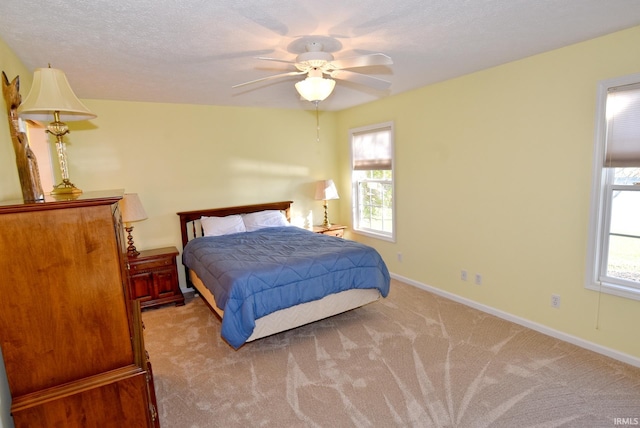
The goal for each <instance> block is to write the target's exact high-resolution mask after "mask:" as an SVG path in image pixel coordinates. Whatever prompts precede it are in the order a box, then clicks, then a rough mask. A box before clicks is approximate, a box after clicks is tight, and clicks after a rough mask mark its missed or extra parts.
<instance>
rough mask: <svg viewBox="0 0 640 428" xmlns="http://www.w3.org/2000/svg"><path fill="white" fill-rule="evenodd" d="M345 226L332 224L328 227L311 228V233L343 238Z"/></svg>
mask: <svg viewBox="0 0 640 428" xmlns="http://www.w3.org/2000/svg"><path fill="white" fill-rule="evenodd" d="M346 228H347V227H346V226H342V225H340V224H332V225H331V226H329V227H325V226H313V231H314V232H315V233H321V234H323V235H329V236H335V237H338V238H342V237H344V230H345V229H346Z"/></svg>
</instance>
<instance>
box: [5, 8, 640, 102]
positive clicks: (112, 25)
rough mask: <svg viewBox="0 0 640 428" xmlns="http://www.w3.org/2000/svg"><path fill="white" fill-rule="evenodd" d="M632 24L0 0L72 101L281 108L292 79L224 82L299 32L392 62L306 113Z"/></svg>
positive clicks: (27, 55) (247, 73)
mask: <svg viewBox="0 0 640 428" xmlns="http://www.w3.org/2000/svg"><path fill="white" fill-rule="evenodd" d="M636 25H640V0H395V1H390V0H324V1H317V0H316V1H311V0H297V1H294V0H288V1H285V0H217V1H216V0H133V1H132V0H126V1H125V0H48V1H43V0H3V1H2V2H1V3H0V38H1V39H2V40H4V41H5V42H6V43H7V45H8V46H9V47H10V48H11V49H12V50H13V51H14V52H15V53H16V54H17V55H18V57H19V58H20V59H21V60H22V61H23V62H24V64H25V65H26V66H27V67H29V68H30V69H35V68H37V67H46V66H47V64H51V66H52V67H55V68H60V69H62V70H63V71H64V72H65V73H66V74H67V77H68V79H69V81H70V83H71V86H72V87H73V88H74V91H75V92H76V94H77V95H78V96H79V97H80V98H94V99H112V100H130V101H152V102H168V103H189V104H211V105H226V106H256V107H274V108H294V109H300V108H305V109H310V108H313V105H312V104H311V103H309V102H307V101H301V100H300V98H299V96H298V95H297V93H296V91H295V88H294V83H295V82H296V81H298V80H301V79H302V77H298V76H294V77H289V78H284V79H277V80H269V81H266V82H262V83H258V84H255V85H250V86H244V87H241V88H236V89H232V88H231V86H232V85H234V84H237V83H242V82H245V81H249V80H253V79H259V78H261V77H266V76H269V75H271V74H277V73H282V72H286V71H293V70H294V69H293V67H292V66H290V65H287V64H285V63H278V62H267V61H260V60H258V59H255V57H256V56H268V57H274V58H280V59H285V60H293V59H295V56H296V55H297V54H298V53H299V51H300V49H301V46H302V45H301V43H300V41H299V39H300V38H301V37H305V36H307V37H308V36H319V37H321V38H322V39H323V40H325V41H327V42H329V44H330V45H332V47H333V48H334V49H335V52H333V55H334V57H335V58H336V59H340V58H345V57H349V56H355V55H360V54H366V53H373V52H382V53H385V54H387V55H389V56H391V58H392V59H393V61H394V64H393V65H391V66H385V67H383V66H377V67H367V68H359V69H357V71H358V72H362V73H366V74H370V75H372V76H375V77H379V78H383V79H385V80H389V81H391V82H392V85H391V88H390V89H389V90H387V91H377V90H373V89H370V88H367V87H363V86H360V85H356V84H353V83H347V82H341V81H338V83H337V85H336V89H335V90H334V93H333V94H332V95H331V96H330V97H329V98H327V99H326V100H325V101H323V102H322V103H320V108H321V109H324V110H340V109H344V108H347V107H351V106H354V105H358V104H362V103H365V102H369V101H372V100H375V99H378V98H381V97H384V96H387V95H389V94H397V93H400V92H403V91H407V90H410V89H415V88H418V87H421V86H425V85H428V84H431V83H434V82H438V81H442V80H446V79H449V78H452V77H456V76H461V75H464V74H467V73H471V72H474V71H478V70H481V69H485V68H489V67H492V66H495V65H499V64H503V63H506V62H510V61H514V60H517V59H520V58H524V57H527V56H531V55H535V54H537V53H540V52H544V51H548V50H552V49H555V48H559V47H562V46H566V45H570V44H573V43H577V42H580V41H584V40H588V39H591V38H594V37H598V36H601V35H604V34H608V33H612V32H615V31H618V30H622V29H625V28H629V27H632V26H636ZM636 54H638V53H637V52H636ZM354 71H356V70H354ZM9 77H10V78H12V76H9ZM23 96H26V94H23Z"/></svg>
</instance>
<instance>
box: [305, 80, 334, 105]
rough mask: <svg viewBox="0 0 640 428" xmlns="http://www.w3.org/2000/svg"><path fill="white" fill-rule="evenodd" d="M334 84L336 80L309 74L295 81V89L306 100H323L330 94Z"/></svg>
mask: <svg viewBox="0 0 640 428" xmlns="http://www.w3.org/2000/svg"><path fill="white" fill-rule="evenodd" d="M335 86H336V81H335V80H333V79H325V78H323V77H314V76H309V77H307V78H306V79H304V80H302V81H300V82H298V83H296V90H297V91H298V93H299V94H300V96H301V97H302V98H304V99H305V100H307V101H312V102H313V101H323V100H325V99H326V98H327V97H328V96H329V95H331V92H333V88H334V87H335Z"/></svg>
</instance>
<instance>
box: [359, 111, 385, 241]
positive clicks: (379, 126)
mask: <svg viewBox="0 0 640 428" xmlns="http://www.w3.org/2000/svg"><path fill="white" fill-rule="evenodd" d="M379 131H389V133H390V140H391V141H390V143H391V194H392V197H391V232H390V233H388V232H384V231H381V230H376V229H370V228H364V227H361V226H360V216H359V209H358V208H359V205H360V200H359V191H358V180H357V179H356V177H355V171H356V170H355V168H354V137H355V136H356V135H362V134H367V133H375V132H379ZM349 151H350V157H351V159H350V161H351V166H350V172H351V201H352V203H351V221H352V225H353V231H354V233H358V234H361V235H365V236H369V237H372V238H377V239H382V240H385V241H390V242H396V236H397V222H396V217H397V216H396V199H397V198H396V194H397V193H396V174H395V129H394V123H393V121H390V122H381V123H376V124H372V125H367V126H362V127H358V128H352V129H349ZM371 171H375V170H371ZM371 181H377V180H371ZM385 181H386V180H385Z"/></svg>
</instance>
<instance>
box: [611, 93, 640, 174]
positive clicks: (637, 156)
mask: <svg viewBox="0 0 640 428" xmlns="http://www.w3.org/2000/svg"><path fill="white" fill-rule="evenodd" d="M604 166H605V167H612V168H627V167H640V83H637V84H634V85H626V86H620V87H617V88H612V89H610V90H609V94H608V95H607V145H606V152H605V159H604Z"/></svg>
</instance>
